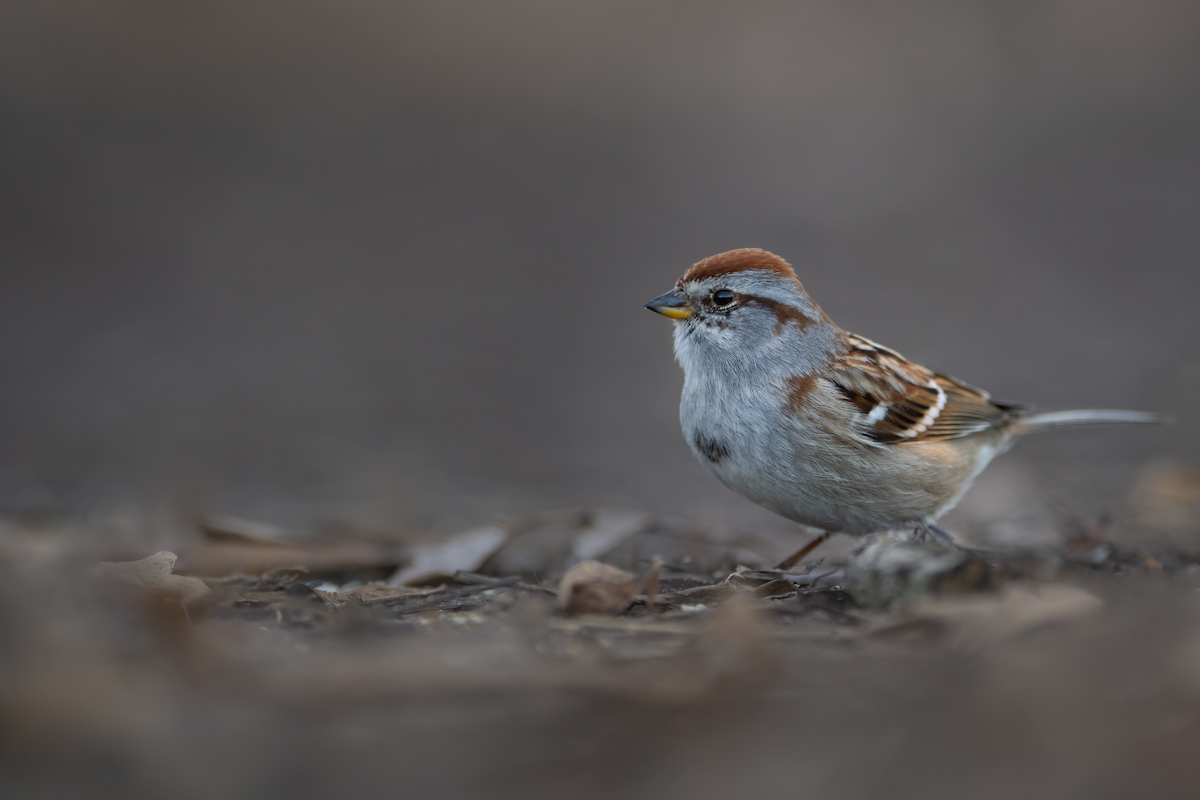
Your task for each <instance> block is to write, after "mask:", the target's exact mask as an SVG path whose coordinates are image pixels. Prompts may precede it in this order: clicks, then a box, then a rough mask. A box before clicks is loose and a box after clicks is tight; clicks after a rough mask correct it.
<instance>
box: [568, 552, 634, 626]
mask: <svg viewBox="0 0 1200 800" xmlns="http://www.w3.org/2000/svg"><path fill="white" fill-rule="evenodd" d="M635 584H636V579H635V578H634V577H633V575H631V574H630V573H628V572H626V571H625V570H623V569H618V568H617V567H614V566H612V565H610V564H602V563H600V562H599V561H582V562H580V563H578V564H576V565H575V566H573V567H571V569H569V570H567V574H566V575H563V577H562V580H561V581H559V584H558V606H559V608H561V609H562V611H563V613H564V614H566V615H567V616H568V617H571V616H575V615H576V614H616V613H619V612H621V611H624V610H625V609H626V608H628V607H629V603H630V601H632V600H633V595H634V591H635Z"/></svg>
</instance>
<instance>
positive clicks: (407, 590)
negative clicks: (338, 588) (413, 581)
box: [334, 581, 444, 604]
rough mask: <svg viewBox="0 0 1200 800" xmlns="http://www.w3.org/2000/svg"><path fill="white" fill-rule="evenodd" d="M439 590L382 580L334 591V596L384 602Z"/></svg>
mask: <svg viewBox="0 0 1200 800" xmlns="http://www.w3.org/2000/svg"><path fill="white" fill-rule="evenodd" d="M441 591H444V589H443V587H441V586H428V587H424V588H417V587H415V586H391V585H389V584H387V583H384V582H383V581H376V582H374V583H368V584H367V585H366V586H359V587H358V588H357V589H350V590H349V591H345V592H336V593H334V596H335V598H336V599H337V600H354V601H357V602H359V603H366V604H371V603H385V602H387V601H388V600H397V599H399V598H401V597H426V596H428V595H431V594H437V593H438V592H441Z"/></svg>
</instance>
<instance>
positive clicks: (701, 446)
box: [692, 433, 729, 464]
mask: <svg viewBox="0 0 1200 800" xmlns="http://www.w3.org/2000/svg"><path fill="white" fill-rule="evenodd" d="M692 444H693V445H695V447H696V450H697V452H699V453H700V455H702V456H704V457H705V458H707V459H708V460H709V461H711V462H712V463H714V464H720V463H721V461H722V460H724V459H726V458H729V448H728V447H726V446H725V445H724V444H722V443H721V442H719V441H717V440H716V439H714V438H712V437H711V436H705V435H704V434H703V433H697V434H696V438H695V439H693V440H692Z"/></svg>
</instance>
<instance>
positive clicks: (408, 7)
mask: <svg viewBox="0 0 1200 800" xmlns="http://www.w3.org/2000/svg"><path fill="white" fill-rule="evenodd" d="M1197 98H1200V6H1198V5H1197V4H1195V3H1192V2H1187V1H1186V0H1141V2H1136V3H1135V2H1129V1H1128V0H1121V1H1118V0H1062V1H1059V0H1046V1H1045V2H1039V3H1014V2H1008V1H1002V0H995V1H994V2H971V3H943V2H933V1H932V0H929V1H925V0H921V1H919V2H909V3H904V4H900V5H898V4H894V3H887V2H882V1H879V0H876V1H872V0H864V2H852V3H846V2H835V1H834V0H827V1H824V0H818V1H815V2H803V3H791V2H771V1H770V0H747V1H745V2H739V3H736V4H734V3H697V2H688V3H684V2H677V1H669V2H646V0H639V2H622V1H619V0H615V1H612V2H605V3H597V2H555V3H549V2H539V1H538V0H512V1H510V2H504V3H495V2H475V1H474V0H439V2H389V3H385V2H377V1H376V0H342V2H338V3H333V2H321V1H320V0H307V1H305V0H288V2H283V1H282V0H238V2H229V0H210V1H209V2H206V3H168V4H162V3H149V2H137V1H135V0H129V1H128V2H79V0H37V2H32V1H30V0H9V2H6V3H4V4H3V6H2V7H0V115H2V121H0V142H2V144H3V147H2V148H0V207H2V213H0V264H3V266H4V281H3V291H0V442H2V443H3V444H2V446H0V511H3V512H4V513H7V514H16V515H33V516H36V515H39V514H43V513H47V512H50V513H58V512H60V511H64V510H67V511H78V510H84V511H86V510H89V509H105V508H117V507H121V506H123V505H129V504H146V503H163V504H166V505H169V506H171V507H175V508H185V509H195V510H204V511H221V512H227V513H238V514H243V515H247V516H253V517H257V518H261V519H265V520H269V521H273V522H277V523H280V524H309V523H311V522H312V521H313V520H323V519H340V520H350V521H354V522H358V523H362V524H367V525H378V526H414V527H422V528H427V529H433V530H440V529H450V528H455V527H458V526H460V525H463V524H468V523H473V522H478V521H480V520H482V519H486V518H487V517H488V516H489V515H491V514H492V513H494V512H504V513H522V512H525V511H529V510H535V509H543V508H549V507H559V506H571V505H584V506H596V505H607V506H621V507H630V508H641V509H646V510H650V511H656V512H661V513H667V514H672V515H676V516H681V517H688V518H694V519H705V520H712V521H714V522H717V523H720V524H729V525H737V526H750V527H753V526H758V527H763V528H771V527H775V528H784V527H791V526H790V523H787V522H786V521H784V520H778V519H776V518H774V517H773V516H772V515H770V514H769V513H767V512H765V511H762V510H760V509H757V508H756V507H754V506H753V505H751V504H750V503H748V502H746V501H743V500H741V499H740V498H738V497H736V496H735V495H733V494H732V493H730V492H728V491H727V490H725V489H723V488H721V487H719V486H718V485H717V484H716V482H715V481H714V480H713V479H712V478H710V477H709V476H708V475H707V474H706V473H705V472H704V470H703V469H702V468H701V467H700V466H699V465H698V464H696V463H694V462H693V459H692V457H691V455H690V453H689V452H688V450H687V448H686V446H685V445H684V443H683V441H682V438H681V436H680V435H679V431H678V420H677V402H678V392H679V388H680V385H681V382H682V378H681V374H680V372H679V370H678V367H677V366H675V365H674V363H673V361H672V355H671V347H670V331H669V328H670V325H669V323H668V322H667V321H665V320H663V319H662V318H660V317H656V316H655V315H652V314H650V313H649V312H647V311H645V310H643V308H642V304H643V303H644V302H645V301H647V300H649V299H650V298H652V297H654V296H656V295H658V294H660V293H661V292H663V291H665V290H666V289H667V288H668V287H669V286H670V285H671V284H672V283H673V282H674V280H675V278H676V277H677V276H678V274H679V273H680V272H682V271H683V269H685V268H686V267H687V266H688V265H689V264H691V263H692V262H694V261H696V260H698V259H700V258H703V257H704V256H707V255H710V254H712V253H715V252H719V251H723V250H728V249H731V248H735V247H747V246H755V247H763V248H767V249H770V250H772V251H775V252H777V253H779V254H780V255H782V256H784V257H785V258H787V259H788V260H789V261H791V262H792V264H793V265H794V266H795V268H796V271H797V273H798V274H799V275H800V278H801V280H802V281H803V282H804V284H805V285H806V287H807V288H808V289H809V290H810V292H811V293H812V294H813V296H814V297H815V298H816V299H817V301H818V302H819V303H820V304H821V305H822V306H823V307H824V308H825V310H826V311H827V312H828V313H829V314H830V316H831V317H832V318H833V319H834V320H836V321H837V322H838V323H840V324H841V325H842V326H843V327H846V328H848V329H850V330H853V331H855V332H858V333H861V334H863V335H865V336H868V337H870V338H872V339H875V340H877V341H881V342H883V343H885V344H887V345H889V346H891V347H894V348H896V349H898V350H900V351H901V352H903V353H905V354H906V355H908V356H910V357H912V358H913V359H915V360H918V361H920V362H921V363H924V364H926V365H929V366H932V367H935V368H937V369H939V370H941V371H944V372H948V373H950V374H953V375H955V376H957V377H960V378H961V379H963V380H966V381H969V382H971V383H974V384H976V385H980V386H983V387H985V388H987V389H989V390H990V391H992V393H993V394H994V395H996V396H998V397H1001V398H1004V399H1013V400H1020V401H1027V402H1031V403H1034V404H1036V405H1038V406H1039V407H1041V408H1063V407H1080V406H1083V407H1088V406H1091V407H1118V408H1119V407H1127V408H1136V409H1147V410H1154V411H1163V412H1168V413H1172V414H1175V415H1176V416H1177V417H1178V418H1179V420H1180V422H1179V424H1178V425H1176V426H1175V427H1174V428H1172V429H1170V430H1161V431H1160V430H1114V431H1105V432H1102V433H1096V434H1092V435H1088V434H1058V435H1050V436H1046V437H1044V438H1042V439H1040V440H1037V441H1028V442H1025V443H1022V444H1021V446H1020V447H1018V448H1017V450H1016V451H1015V452H1014V453H1012V454H1010V455H1008V456H1006V457H1005V458H1004V459H1002V460H1001V461H1000V462H998V463H997V464H996V465H995V467H994V468H993V470H992V471H991V472H990V473H989V475H988V477H987V478H986V479H985V480H984V481H983V483H982V484H981V486H980V487H979V490H978V492H977V493H976V494H974V495H972V496H971V497H972V498H974V499H971V498H969V499H968V501H967V503H966V504H965V505H964V509H963V512H962V514H963V515H965V516H961V517H960V519H961V521H960V523H959V524H968V523H970V519H971V515H975V516H976V517H978V518H980V519H982V518H985V517H987V515H988V514H994V513H998V512H996V509H997V508H1000V507H1003V506H1006V505H1007V506H1011V505H1012V503H1014V502H1023V500H1024V499H1027V498H1029V497H1032V496H1034V495H1036V496H1037V497H1038V498H1050V499H1051V500H1055V498H1057V500H1055V502H1059V501H1061V502H1064V503H1070V504H1074V506H1073V507H1075V508H1077V509H1078V510H1077V513H1079V514H1081V515H1084V516H1086V515H1089V514H1093V513H1099V512H1100V511H1103V510H1106V509H1107V510H1112V507H1113V506H1115V505H1119V504H1120V502H1122V500H1121V498H1123V497H1125V496H1126V495H1127V494H1128V492H1129V491H1131V486H1132V485H1133V484H1134V483H1135V482H1136V481H1137V480H1138V476H1139V475H1140V474H1142V473H1141V472H1140V471H1141V470H1144V469H1145V468H1146V466H1145V465H1146V464H1148V463H1160V462H1155V461H1154V459H1162V458H1164V457H1169V458H1173V459H1176V460H1177V463H1183V464H1186V463H1188V462H1190V461H1194V460H1196V459H1197V458H1198V456H1200V432H1198V430H1197V427H1196V426H1195V425H1194V424H1192V423H1191V421H1190V417H1189V412H1190V410H1191V409H1192V408H1193V407H1194V406H1195V405H1196V402H1197V400H1198V399H1200V336H1198V334H1200V315H1198V314H1197V313H1196V310H1195V304H1196V296H1197V290H1198V289H1200V269H1197V267H1198V263H1197V262H1198V254H1200V103H1198V102H1197Z"/></svg>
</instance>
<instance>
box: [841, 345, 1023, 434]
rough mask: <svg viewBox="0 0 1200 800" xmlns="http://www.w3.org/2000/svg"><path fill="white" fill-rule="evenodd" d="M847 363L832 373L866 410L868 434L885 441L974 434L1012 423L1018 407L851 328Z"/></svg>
mask: <svg viewBox="0 0 1200 800" xmlns="http://www.w3.org/2000/svg"><path fill="white" fill-rule="evenodd" d="M848 345H849V350H848V352H847V353H846V355H845V356H844V358H843V364H844V366H843V367H842V368H841V369H838V370H835V371H833V372H832V373H831V374H830V375H829V376H828V377H829V379H830V380H831V381H832V382H833V383H834V385H835V386H836V387H837V388H838V390H839V391H840V392H841V394H842V398H843V399H844V400H846V401H847V402H848V403H850V404H852V405H854V406H855V407H856V408H857V409H858V410H859V411H860V412H861V413H862V414H863V424H864V429H865V435H866V436H867V437H868V438H869V439H870V440H871V441H873V442H877V443H880V444H897V443H900V442H911V441H917V440H920V439H933V438H946V439H952V438H957V437H960V436H969V435H970V434H972V433H978V432H979V431H983V430H987V429H988V428H992V427H996V426H999V425H1003V424H1005V423H1007V422H1008V421H1009V420H1010V419H1012V418H1013V416H1014V412H1015V411H1016V408H1015V407H1013V406H1008V405H1005V404H1000V403H995V402H993V401H992V400H991V398H989V397H988V394H987V392H985V391H983V390H981V389H976V388H975V387H973V386H970V385H968V384H965V383H963V382H962V381H959V380H956V379H954V378H951V377H949V376H947V375H940V374H938V373H936V372H933V371H932V370H929V369H926V368H925V367H922V366H920V365H919V364H914V363H913V362H911V361H909V360H908V359H906V358H904V356H902V355H900V354H899V353H897V352H896V351H894V350H890V349H888V348H886V347H884V346H882V345H879V344H876V343H875V342H872V341H871V340H870V339H865V338H863V337H861V336H855V335H854V334H850V336H849V337H848Z"/></svg>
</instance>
